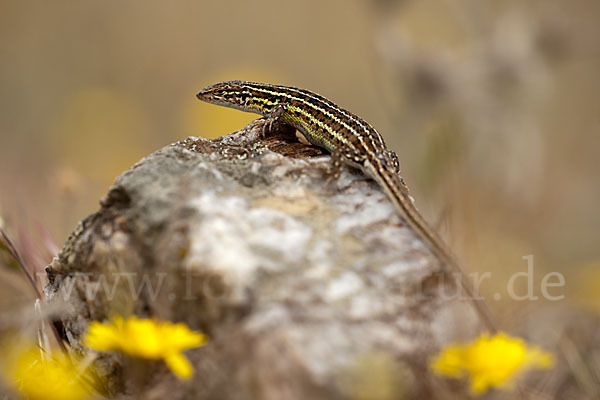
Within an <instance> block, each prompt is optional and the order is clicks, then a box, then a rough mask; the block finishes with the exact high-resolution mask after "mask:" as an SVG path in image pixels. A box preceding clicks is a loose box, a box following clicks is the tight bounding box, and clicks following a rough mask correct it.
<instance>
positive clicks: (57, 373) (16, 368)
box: [12, 347, 92, 400]
mask: <svg viewBox="0 0 600 400" xmlns="http://www.w3.org/2000/svg"><path fill="white" fill-rule="evenodd" d="M84 379H85V377H84V375H82V373H81V372H79V371H78V368H77V365H74V364H73V363H72V362H71V360H70V359H69V358H68V357H66V356H64V355H62V354H57V355H54V356H53V357H42V353H41V351H40V349H39V348H37V347H32V348H30V349H27V350H25V351H23V352H22V353H21V354H20V355H19V356H18V357H17V359H16V362H15V363H14V365H13V370H12V380H13V381H14V382H15V384H16V385H15V386H16V387H17V389H19V391H21V393H23V394H24V395H25V396H27V398H28V399H30V400H37V399H49V398H53V399H62V400H80V399H87V398H90V397H91V395H92V389H91V387H90V386H89V385H88V384H86V382H85V380H84Z"/></svg>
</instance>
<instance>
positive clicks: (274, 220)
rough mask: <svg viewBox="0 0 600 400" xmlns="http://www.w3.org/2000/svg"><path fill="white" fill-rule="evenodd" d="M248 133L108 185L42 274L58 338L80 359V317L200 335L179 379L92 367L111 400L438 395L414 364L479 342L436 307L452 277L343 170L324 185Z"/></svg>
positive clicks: (314, 153)
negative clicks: (454, 343) (135, 399)
mask: <svg viewBox="0 0 600 400" xmlns="http://www.w3.org/2000/svg"><path fill="white" fill-rule="evenodd" d="M261 127H262V125H261V121H256V122H254V123H252V124H250V125H249V126H248V127H246V128H244V129H243V130H241V131H238V132H235V133H232V134H230V135H227V136H224V137H222V138H219V139H215V140H206V139H202V138H197V137H191V138H188V139H186V140H184V141H181V142H178V143H175V144H172V145H170V146H167V147H165V148H163V149H161V150H159V151H157V152H156V153H154V154H151V155H149V156H148V157H146V158H144V159H142V160H141V161H139V162H138V163H137V164H135V165H134V166H133V167H132V168H131V169H130V170H128V171H127V172H125V173H124V174H123V175H121V176H120V177H119V178H117V180H116V182H115V184H114V186H113V187H112V188H111V189H110V191H109V193H108V194H107V196H106V197H105V198H104V199H103V200H102V202H101V208H100V210H99V211H97V212H96V213H94V214H92V215H91V216H89V217H87V218H86V219H84V220H83V221H82V222H81V223H80V225H79V226H78V228H77V229H76V230H75V231H74V232H73V234H72V235H71V237H70V238H69V239H68V240H67V242H66V244H65V246H64V248H63V249H62V251H61V253H60V255H59V257H58V258H57V259H55V260H54V261H53V263H52V264H51V265H50V266H49V267H48V268H47V272H48V277H49V281H50V283H49V285H48V286H47V287H46V290H45V291H46V295H47V296H48V297H49V299H50V302H51V303H56V304H59V305H60V306H61V309H63V310H64V312H63V313H62V314H61V315H60V316H59V319H58V320H57V324H58V325H59V326H60V328H61V332H62V333H63V335H64V337H65V339H66V340H67V341H68V342H69V344H70V345H71V347H72V348H73V349H74V350H75V351H79V352H84V351H85V348H84V347H83V346H82V345H81V342H80V340H81V337H82V334H83V333H84V332H85V330H86V328H87V325H88V324H89V321H91V320H104V319H106V318H108V317H109V316H111V315H113V314H115V313H117V314H121V315H130V314H137V315H139V316H143V317H155V318H160V319H167V320H171V321H182V322H185V323H186V324H187V325H188V326H190V327H191V328H192V329H197V330H200V331H203V332H205V333H206V334H207V335H208V336H209V338H210V340H209V343H208V344H207V345H206V346H204V347H201V348H197V349H193V350H190V351H188V352H186V355H188V356H189V357H190V359H191V360H192V362H193V364H194V366H195V369H196V373H195V375H194V378H192V379H191V380H188V381H185V382H180V381H178V380H177V379H176V378H175V377H174V376H173V375H172V374H171V373H170V372H169V371H168V370H167V369H166V367H165V366H164V365H163V364H162V363H154V364H153V366H152V368H151V370H150V372H148V373H147V374H145V377H142V378H140V377H139V376H138V377H132V374H131V372H130V369H131V368H132V367H131V366H130V365H129V364H127V361H126V360H125V357H123V356H112V355H110V356H103V357H101V358H100V359H98V360H97V362H96V364H97V367H98V368H99V371H100V373H101V375H104V376H105V377H106V378H107V381H106V385H105V388H104V390H105V392H106V393H108V394H111V395H115V394H119V393H128V394H134V393H136V394H137V393H140V392H142V393H143V396H142V397H144V398H156V399H159V398H169V399H171V400H175V399H188V398H189V399H351V398H353V399H354V398H357V399H363V398H365V399H366V398H369V399H395V398H436V397H435V396H434V395H433V393H432V392H431V390H432V389H431V387H432V382H434V381H435V380H436V378H435V377H433V376H431V375H430V373H429V372H428V367H427V363H428V359H429V357H431V355H432V354H433V353H434V352H435V351H436V350H437V349H438V348H439V346H440V344H442V343H445V342H447V341H449V340H452V339H463V338H465V337H471V336H472V335H473V334H474V333H475V332H476V331H477V329H478V326H479V322H478V321H477V319H476V317H475V316H474V314H473V311H472V309H471V307H470V306H469V305H468V303H465V302H462V301H458V299H451V300H450V299H447V298H445V297H444V296H443V294H445V295H446V296H448V293H449V291H452V290H454V289H453V288H454V284H453V280H452V279H445V275H444V274H442V273H441V270H442V268H441V266H440V265H439V263H438V262H437V260H436V259H435V258H433V256H432V255H431V253H430V252H429V251H428V250H427V248H426V247H425V245H424V244H423V243H422V242H421V240H420V239H419V238H418V237H417V236H416V235H415V234H414V233H413V232H412V231H411V230H410V229H409V228H408V227H406V225H405V224H404V222H403V220H402V218H400V217H399V216H398V215H397V213H396V212H395V210H394V208H393V206H392V204H391V203H390V202H389V201H388V200H387V198H386V196H385V194H384V193H383V191H382V190H380V188H379V187H378V186H377V185H376V184H375V183H374V182H373V181H371V180H368V179H366V177H365V176H364V175H363V174H362V172H360V171H358V170H351V169H348V168H346V169H345V171H344V172H343V174H342V176H341V178H340V179H339V180H338V181H337V182H334V183H332V184H331V185H330V186H329V187H327V188H325V187H324V183H325V179H326V177H327V172H328V162H329V156H328V155H326V154H324V153H322V152H321V150H319V149H316V148H314V147H309V146H305V145H302V144H300V143H297V142H296V141H295V140H294V138H293V132H290V131H289V130H286V129H284V128H283V127H280V128H281V132H280V135H277V137H272V136H270V137H267V138H262V137H261V135H260V132H261ZM140 288H141V289H140ZM94 289H97V290H96V291H95V290H94ZM67 293H68V294H69V296H67V295H66V294H67ZM454 297H455V296H454ZM133 375H135V374H133ZM138 375H139V374H138ZM435 382H437V381H435ZM438 383H439V382H438Z"/></svg>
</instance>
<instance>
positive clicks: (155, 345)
mask: <svg viewBox="0 0 600 400" xmlns="http://www.w3.org/2000/svg"><path fill="white" fill-rule="evenodd" d="M205 343H206V336H205V335H203V334H202V333H198V332H194V331H192V330H190V329H189V328H188V327H187V326H186V325H185V324H182V323H178V324H173V323H171V322H158V321H154V320H151V319H140V318H137V317H129V318H127V319H123V317H121V316H115V317H113V318H112V319H111V321H109V322H107V323H100V322H92V323H91V324H90V326H89V331H88V333H87V335H86V336H85V339H84V344H85V345H86V346H87V347H89V348H92V349H95V350H98V351H121V352H123V353H125V354H128V355H130V356H132V357H139V358H146V359H151V360H160V359H163V360H164V361H165V363H166V364H167V366H168V367H169V368H170V369H171V370H172V371H173V372H174V373H175V374H176V375H177V376H178V377H180V378H181V379H187V378H189V377H191V376H192V374H193V372H194V370H193V367H192V365H191V364H190V362H189V361H188V360H187V358H185V357H184V356H183V354H181V352H182V351H183V350H186V349H190V348H193V347H198V346H202V345H204V344H205Z"/></svg>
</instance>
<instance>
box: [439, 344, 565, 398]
mask: <svg viewBox="0 0 600 400" xmlns="http://www.w3.org/2000/svg"><path fill="white" fill-rule="evenodd" d="M553 363H554V357H553V355H552V354H550V353H548V352H544V351H542V350H540V349H539V348H536V347H529V346H527V343H525V342H524V341H523V340H522V339H519V338H514V337H510V336H508V335H507V334H505V333H498V334H497V335H495V336H492V337H490V336H489V335H488V334H483V335H481V336H480V337H479V338H477V339H476V340H475V341H474V342H472V343H467V344H463V345H455V346H448V347H446V348H445V349H443V350H442V351H441V352H440V354H438V356H437V357H436V358H435V359H434V360H432V362H431V368H432V369H433V370H434V371H435V372H436V373H438V374H440V375H445V376H449V377H453V378H460V377H463V376H465V375H468V376H469V377H470V379H471V390H472V391H473V392H474V393H483V392H485V391H486V390H487V389H488V388H490V387H492V386H496V387H510V385H511V384H512V382H513V380H514V378H515V377H516V376H517V375H518V374H519V373H521V372H523V371H525V370H526V369H529V368H534V367H540V368H549V367H551V366H552V365H553Z"/></svg>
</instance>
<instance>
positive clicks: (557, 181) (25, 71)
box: [0, 0, 600, 330]
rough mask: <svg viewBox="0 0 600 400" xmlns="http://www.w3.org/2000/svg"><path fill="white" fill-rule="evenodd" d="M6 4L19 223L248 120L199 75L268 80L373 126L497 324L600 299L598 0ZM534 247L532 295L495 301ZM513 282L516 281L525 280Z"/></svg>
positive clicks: (7, 118) (5, 58)
mask: <svg viewBox="0 0 600 400" xmlns="http://www.w3.org/2000/svg"><path fill="white" fill-rule="evenodd" d="M0 9H1V12H0V33H1V34H0V56H1V60H2V63H0V82H1V88H2V90H1V91H0V110H1V111H0V213H1V214H0V215H2V217H3V219H4V222H3V223H4V224H5V226H6V227H7V228H8V230H9V231H12V233H13V237H19V236H21V237H28V238H29V239H28V240H29V242H31V243H30V245H31V246H33V245H34V244H36V243H37V244H38V245H42V244H44V243H45V244H48V243H52V242H54V243H56V244H57V245H58V246H60V245H61V244H62V243H63V241H64V240H65V239H66V237H67V235H68V234H69V232H70V231H72V230H73V229H74V228H75V226H76V224H77V222H78V221H79V220H81V219H82V218H84V217H85V216H87V215H88V214H90V213H93V212H94V211H96V210H97V209H98V200H99V199H100V198H101V197H102V196H103V195H104V194H105V193H106V192H107V190H108V188H109V187H110V185H111V183H112V182H113V180H114V179H115V177H116V176H118V175H119V174H120V173H122V172H123V171H125V170H126V169H127V168H129V167H130V166H131V165H132V164H134V163H135V162H136V161H138V160H139V159H140V158H141V157H143V156H145V155H147V154H149V153H151V152H153V151H155V150H157V149H159V148H161V147H163V146H166V145H168V144H170V143H172V142H174V141H177V140H180V139H183V138H185V137H187V136H190V135H196V136H206V137H217V136H220V135H224V134H226V133H229V132H232V131H234V130H237V129H239V128H241V127H243V126H244V125H245V124H246V123H248V122H249V121H251V120H252V119H254V118H256V117H255V116H253V115H250V114H244V113H241V112H238V111H234V110H229V109H223V108H220V107H216V106H211V105H208V104H204V103H200V102H199V101H197V100H196V99H195V93H196V92H197V91H198V90H199V89H201V88H202V87H204V86H206V85H209V84H211V83H214V82H217V81H221V80H229V79H244V80H255V81H262V82H271V83H280V84H286V85H293V86H299V87H303V88H306V89H310V90H313V91H315V92H318V93H320V94H322V95H324V96H326V97H328V98H330V99H332V100H333V101H334V102H336V103H338V104H339V105H341V106H343V107H345V108H347V109H349V110H351V111H353V112H354V113H356V114H358V115H360V116H362V117H363V118H365V119H366V120H367V121H369V122H370V123H371V124H372V125H373V126H375V127H376V128H377V129H378V130H379V131H380V132H381V133H382V135H383V136H384V137H385V139H386V140H387V142H388V144H389V146H390V147H391V148H392V149H394V150H396V151H397V152H398V154H399V156H400V160H401V163H402V170H403V175H404V177H405V179H406V181H407V183H408V185H409V187H410V188H411V190H412V194H413V196H414V197H415V199H416V201H417V205H418V207H419V208H420V210H421V211H422V212H423V213H424V215H425V216H426V218H427V219H428V220H429V221H430V222H431V223H432V224H434V225H435V226H437V227H439V229H440V231H441V232H443V235H444V237H446V238H447V241H448V242H449V244H450V246H451V247H452V248H453V249H454V250H455V251H456V253H458V254H459V256H460V258H461V259H462V260H464V261H465V264H466V265H467V268H468V269H469V270H472V271H491V272H492V279H490V280H486V281H484V283H483V284H482V286H481V291H482V292H483V293H484V294H486V295H488V296H491V295H492V294H497V296H496V297H495V298H494V301H491V304H490V305H491V307H492V308H493V310H494V313H495V314H496V315H497V316H498V317H499V319H500V320H501V321H502V322H501V323H504V324H505V325H506V324H508V326H510V324H511V323H514V322H513V321H520V322H519V323H521V324H522V323H523V321H529V323H531V324H533V326H535V324H536V322H534V321H536V317H535V315H537V314H536V313H541V312H542V311H541V310H545V309H546V308H547V307H551V308H553V309H558V308H561V307H572V306H573V305H575V306H576V307H577V309H578V310H585V311H584V312H585V313H590V314H586V315H595V313H597V312H598V311H600V237H599V233H600V230H599V228H600V207H599V206H598V205H599V204H600V184H599V177H600V173H599V172H600V171H599V167H598V165H599V162H598V160H597V158H598V157H600V152H599V150H600V147H599V145H600V109H599V105H600V74H599V73H598V71H600V24H598V18H599V17H600V2H598V1H597V0H572V1H569V2H564V1H560V0H529V1H524V0H519V1H511V0H505V1H501V2H500V1H481V0H419V1H415V0H397V1H395V0H357V1H350V0H331V1H322V0H321V1H319V0H304V1H302V2H284V1H274V0H273V1H249V0H246V1H192V0H189V1H178V2H166V1H161V0H145V1H144V2H98V1H89V0H84V1H64V0H54V1H51V2H49V1H47V2H43V1H38V2H35V1H7V0H2V1H0ZM25 242H27V240H21V246H25V245H24V244H23V243H25ZM44 246H46V245H44ZM46 247H48V248H49V250H48V254H51V253H52V246H50V245H47V246H46ZM528 255H533V256H534V265H535V276H534V283H535V285H534V292H535V293H534V294H535V295H538V296H540V301H537V302H511V301H506V299H507V297H508V296H507V291H506V283H507V281H508V279H509V277H510V276H511V275H512V274H514V273H515V272H519V271H526V269H527V262H526V260H524V259H523V257H524V256H528ZM49 261H50V259H49V258H45V257H38V259H34V260H32V263H33V264H35V265H36V267H37V268H43V267H44V265H45V264H47V263H49ZM551 271H557V272H560V273H562V274H563V275H564V277H565V282H566V284H565V287H562V288H561V287H557V288H551V290H549V292H550V293H551V294H552V295H563V294H564V295H565V299H564V300H562V301H557V302H544V301H542V300H541V299H542V297H541V293H540V289H539V288H540V282H541V280H542V278H543V276H544V274H546V273H547V272H551ZM11 279H13V278H11ZM552 281H553V282H556V280H555V279H553V280H552ZM517 286H518V288H519V289H518V290H517V292H518V293H519V294H524V293H525V291H526V289H527V287H526V286H527V285H526V282H525V281H524V280H523V281H520V283H519V285H517ZM518 316H531V317H527V318H518ZM559 322H560V320H554V322H552V323H553V324H556V325H557V326H556V330H560V323H559Z"/></svg>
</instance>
